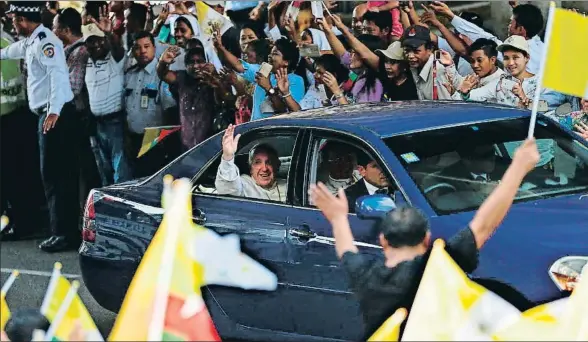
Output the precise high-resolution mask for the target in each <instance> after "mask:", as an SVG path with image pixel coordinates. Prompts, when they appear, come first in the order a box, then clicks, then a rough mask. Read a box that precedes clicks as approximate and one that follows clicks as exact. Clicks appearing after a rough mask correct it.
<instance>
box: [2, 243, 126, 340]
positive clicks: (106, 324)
mask: <svg viewBox="0 0 588 342" xmlns="http://www.w3.org/2000/svg"><path fill="white" fill-rule="evenodd" d="M39 242H40V240H30V241H3V242H2V241H0V266H1V269H0V271H1V272H0V279H1V281H2V284H4V282H5V281H6V279H7V278H8V276H9V275H10V273H11V272H12V270H14V269H17V270H19V271H20V276H19V277H18V279H17V280H16V281H15V282H14V285H12V288H11V289H10V291H8V294H7V295H6V301H7V302H8V306H9V307H10V309H11V310H15V309H17V308H40V307H41V303H42V302H43V296H44V295H45V291H46V290H47V285H48V284H49V278H50V277H51V271H52V269H53V264H54V263H55V262H56V261H59V262H61V263H62V264H63V269H62V270H61V272H62V273H63V274H64V275H66V276H67V277H68V278H69V279H70V280H73V279H77V280H79V281H80V283H81V286H80V289H79V294H80V297H81V298H82V301H83V302H84V304H85V305H86V307H87V308H88V311H89V312H90V315H92V318H94V322H96V325H97V326H98V329H99V330H100V332H101V333H102V335H103V336H104V337H105V338H106V337H107V336H108V333H109V332H110V329H111V328H112V325H113V324H114V319H115V317H116V315H115V314H114V313H112V312H110V311H108V310H106V309H103V308H102V307H101V306H100V305H98V303H96V301H95V300H94V299H93V298H92V296H90V294H89V293H88V290H87V289H86V287H85V286H84V282H83V280H82V278H81V272H80V265H79V263H78V253H77V251H71V252H64V253H55V254H47V253H44V252H41V250H39V249H38V248H37V245H38V243H39ZM105 281H107V280H105Z"/></svg>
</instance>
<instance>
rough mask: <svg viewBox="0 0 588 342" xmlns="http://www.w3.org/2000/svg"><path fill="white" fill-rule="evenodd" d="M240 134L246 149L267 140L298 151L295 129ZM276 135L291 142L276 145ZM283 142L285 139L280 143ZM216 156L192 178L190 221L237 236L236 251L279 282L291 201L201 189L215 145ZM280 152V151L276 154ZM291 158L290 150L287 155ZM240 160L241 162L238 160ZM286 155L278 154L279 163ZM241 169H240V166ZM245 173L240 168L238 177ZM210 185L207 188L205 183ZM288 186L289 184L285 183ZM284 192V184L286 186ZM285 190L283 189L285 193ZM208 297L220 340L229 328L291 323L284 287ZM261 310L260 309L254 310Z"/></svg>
mask: <svg viewBox="0 0 588 342" xmlns="http://www.w3.org/2000/svg"><path fill="white" fill-rule="evenodd" d="M239 133H242V134H243V135H242V137H241V139H240V146H239V147H240V148H242V147H243V146H245V147H246V146H248V145H249V146H250V145H253V144H255V143H256V142H259V141H261V140H264V139H265V140H264V141H271V140H272V139H274V138H275V139H277V140H276V141H275V142H274V143H275V145H279V146H276V148H277V149H278V150H279V151H278V153H286V152H285V150H286V149H287V148H284V146H285V145H287V144H288V143H290V144H291V145H292V149H293V150H295V149H296V148H298V147H295V146H298V144H299V140H300V139H301V138H299V136H301V133H300V132H299V131H298V130H297V129H289V130H276V129H270V128H268V129H258V130H253V131H246V132H239ZM282 137H288V138H289V139H291V140H288V141H285V140H284V141H282V140H281V138H282ZM286 140H287V139H286ZM217 148H218V151H219V153H218V154H217V155H216V156H215V157H214V158H211V160H210V162H209V165H207V166H205V167H204V169H206V170H204V171H202V172H200V174H199V175H197V176H196V177H195V181H194V184H195V192H194V205H193V208H194V209H193V210H194V214H193V216H194V220H195V221H196V222H198V223H201V224H204V225H205V226H206V227H207V228H210V229H213V230H215V231H216V232H217V233H219V234H221V235H223V234H238V235H239V237H240V241H241V249H242V251H243V252H245V253H246V254H247V255H249V256H250V257H252V258H253V259H255V260H257V261H258V262H260V263H261V264H263V265H264V266H266V267H267V268H268V269H269V270H271V271H272V272H274V273H275V274H276V275H278V278H279V279H280V278H281V274H283V273H284V270H285V269H286V268H287V266H286V265H287V264H288V263H289V262H290V260H291V258H290V256H289V254H290V248H289V245H288V242H287V241H286V234H287V232H286V228H287V218H288V215H289V211H290V209H291V204H290V203H291V201H290V200H287V201H286V203H280V202H272V201H265V200H259V199H253V198H246V197H233V196H225V195H218V194H216V193H211V192H210V191H207V190H206V189H210V188H211V187H213V184H214V178H215V176H216V170H217V168H218V164H219V162H220V156H221V153H220V151H221V146H220V140H219V142H218V146H217ZM280 150H283V151H280ZM290 153H292V154H293V151H292V152H290ZM243 157H245V158H243ZM246 157H247V154H246V153H240V152H237V156H236V157H235V161H236V163H239V162H243V161H244V162H245V163H246V162H247V159H248V158H246ZM288 157H290V158H292V156H287V155H281V159H283V163H282V165H284V162H286V163H287V162H288V159H289V158H288ZM241 166H242V165H241ZM245 172H247V170H246V169H245V168H243V167H241V174H243V173H245ZM280 173H282V176H285V177H288V178H289V177H290V176H289V173H290V167H289V166H286V167H285V168H284V171H283V172H280ZM211 182H212V184H210V183H211ZM289 183H290V181H289ZM289 188H290V185H289ZM290 192H291V191H290V190H288V193H290ZM208 289H209V291H210V294H211V295H212V299H213V301H214V303H215V304H217V305H218V306H219V307H220V309H221V311H222V315H221V316H218V315H217V316H214V315H213V318H214V320H215V323H216V324H217V327H218V328H219V331H220V332H221V334H223V337H225V338H226V337H235V336H231V333H232V331H233V329H234V328H235V326H244V327H249V328H256V329H262V330H268V331H288V330H291V329H292V325H293V322H292V320H291V318H290V317H289V316H288V315H285V314H284V311H283V303H282V301H283V299H282V298H283V296H284V292H285V291H286V289H285V288H284V286H283V285H282V284H280V285H279V287H278V289H277V291H274V292H266V291H245V290H241V289H237V288H232V287H223V286H209V287H208ZM260 308H262V309H260Z"/></svg>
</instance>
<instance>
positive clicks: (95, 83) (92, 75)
mask: <svg viewBox="0 0 588 342" xmlns="http://www.w3.org/2000/svg"><path fill="white" fill-rule="evenodd" d="M126 62H127V57H126V56H125V57H123V58H122V59H121V60H120V61H119V62H117V61H115V60H114V58H113V57H112V54H110V53H108V55H107V56H106V58H105V59H104V60H99V61H95V62H94V61H93V60H92V59H91V58H90V59H89V60H88V64H87V65H86V78H85V80H86V87H87V88H88V97H89V100H90V110H91V111H92V114H94V115H95V116H103V115H107V114H112V113H115V112H118V111H121V110H122V109H123V90H124V84H125V64H126Z"/></svg>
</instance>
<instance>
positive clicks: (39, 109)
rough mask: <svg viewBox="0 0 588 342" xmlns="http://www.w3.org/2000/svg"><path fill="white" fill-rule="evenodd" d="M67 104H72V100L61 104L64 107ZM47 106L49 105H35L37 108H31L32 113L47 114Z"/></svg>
mask: <svg viewBox="0 0 588 342" xmlns="http://www.w3.org/2000/svg"><path fill="white" fill-rule="evenodd" d="M68 104H73V101H69V102H66V103H64V104H63V107H65V106H66V105H68ZM48 107H49V106H48V105H44V106H41V107H37V108H35V109H33V113H35V114H37V115H39V116H41V115H44V114H47V108H48ZM59 114H61V113H59Z"/></svg>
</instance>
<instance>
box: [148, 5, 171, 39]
mask: <svg viewBox="0 0 588 342" xmlns="http://www.w3.org/2000/svg"><path fill="white" fill-rule="evenodd" d="M168 17H169V3H167V4H165V5H164V6H163V8H162V9H161V12H160V13H159V16H158V17H157V20H156V24H155V27H153V30H151V34H152V35H153V36H154V37H157V36H158V35H159V31H161V28H162V27H163V25H165V22H166V21H167V18H168Z"/></svg>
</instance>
